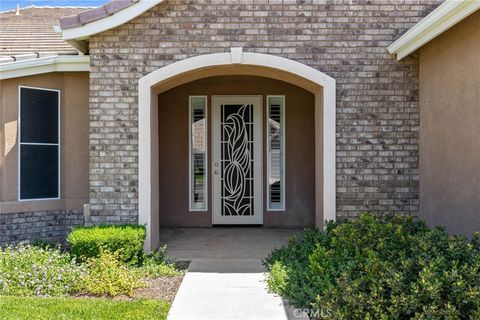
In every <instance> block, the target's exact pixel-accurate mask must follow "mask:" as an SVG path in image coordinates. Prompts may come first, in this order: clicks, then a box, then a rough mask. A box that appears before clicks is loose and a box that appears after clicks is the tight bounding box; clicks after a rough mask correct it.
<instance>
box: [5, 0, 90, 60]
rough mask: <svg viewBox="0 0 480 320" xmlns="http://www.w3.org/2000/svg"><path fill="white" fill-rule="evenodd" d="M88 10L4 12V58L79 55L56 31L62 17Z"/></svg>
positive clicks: (75, 8)
mask: <svg viewBox="0 0 480 320" xmlns="http://www.w3.org/2000/svg"><path fill="white" fill-rule="evenodd" d="M85 10H86V8H85V7H27V8H23V9H20V10H19V14H18V15H16V14H15V11H7V12H1V13H0V58H1V57H9V56H17V55H23V54H31V53H37V54H39V55H45V54H49V53H51V54H52V55H54V54H78V51H77V50H76V49H75V48H74V47H72V46H71V45H70V44H68V43H67V42H65V41H63V40H62V38H61V34H59V33H57V32H55V31H54V30H53V26H55V25H58V22H59V19H60V17H63V16H67V15H72V14H77V13H79V12H81V11H85Z"/></svg>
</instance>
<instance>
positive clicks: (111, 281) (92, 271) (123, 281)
mask: <svg viewBox="0 0 480 320" xmlns="http://www.w3.org/2000/svg"><path fill="white" fill-rule="evenodd" d="M118 256H119V253H118V252H115V253H111V252H108V251H105V250H103V249H100V255H99V256H98V257H95V258H89V259H87V262H86V265H87V268H86V269H87V274H86V275H85V276H84V277H83V278H82V280H81V281H80V282H79V283H78V285H77V286H76V290H77V291H79V292H81V293H88V294H92V295H97V296H116V295H121V294H125V295H129V296H131V295H132V294H133V291H134V289H136V288H139V287H141V286H142V285H143V284H142V282H141V281H140V278H139V276H138V275H137V274H136V273H135V272H132V271H131V270H130V269H129V268H128V267H127V266H125V265H124V264H122V263H121V262H120V261H119V260H118V259H119V257H118Z"/></svg>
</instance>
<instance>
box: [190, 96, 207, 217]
mask: <svg viewBox="0 0 480 320" xmlns="http://www.w3.org/2000/svg"><path fill="white" fill-rule="evenodd" d="M189 108H190V112H189V122H190V123H189V127H190V139H189V140H190V141H189V145H190V152H189V153H190V155H189V157H190V170H189V171H190V172H189V177H190V192H189V193H190V211H205V210H207V198H208V196H207V195H208V193H207V183H208V181H207V180H208V178H207V177H208V175H207V150H208V149H207V135H208V134H207V132H208V131H207V97H206V96H191V97H190V105H189Z"/></svg>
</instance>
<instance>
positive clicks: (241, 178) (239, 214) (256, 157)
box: [211, 96, 263, 224]
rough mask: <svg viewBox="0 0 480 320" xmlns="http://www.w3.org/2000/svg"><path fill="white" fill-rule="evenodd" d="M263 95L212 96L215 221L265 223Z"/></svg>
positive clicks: (217, 222) (215, 222)
mask: <svg viewBox="0 0 480 320" xmlns="http://www.w3.org/2000/svg"><path fill="white" fill-rule="evenodd" d="M262 115H263V113H262V97H261V96H213V97H212V155H213V157H212V158H213V163H212V171H211V172H212V175H213V193H212V196H213V212H212V215H213V224H262V222H263V204H262V194H263V193H262V155H263V153H262Z"/></svg>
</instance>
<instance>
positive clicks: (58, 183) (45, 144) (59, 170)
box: [17, 85, 62, 201]
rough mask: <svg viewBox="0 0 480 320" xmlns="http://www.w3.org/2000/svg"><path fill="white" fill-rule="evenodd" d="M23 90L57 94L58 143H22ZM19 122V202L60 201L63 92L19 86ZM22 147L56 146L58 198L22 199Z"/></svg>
mask: <svg viewBox="0 0 480 320" xmlns="http://www.w3.org/2000/svg"><path fill="white" fill-rule="evenodd" d="M22 89H30V90H41V91H51V92H56V93H57V102H58V106H57V112H58V114H57V121H58V125H57V129H58V139H57V143H41V142H40V143H39V142H35V143H32V142H22V124H21V118H22ZM17 122H18V154H17V157H18V160H17V169H18V174H17V178H18V183H17V185H18V190H17V193H18V196H17V198H18V201H42V200H60V199H61V180H62V179H61V163H62V162H61V161H62V158H61V92H60V90H59V89H51V88H41V87H32V86H25V85H20V86H18V117H17ZM22 145H30V146H32V145H37V146H56V147H57V159H58V161H57V180H58V181H57V196H56V197H48V198H22V192H21V191H22V185H21V182H22V176H21V172H22V158H21V156H22Z"/></svg>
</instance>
